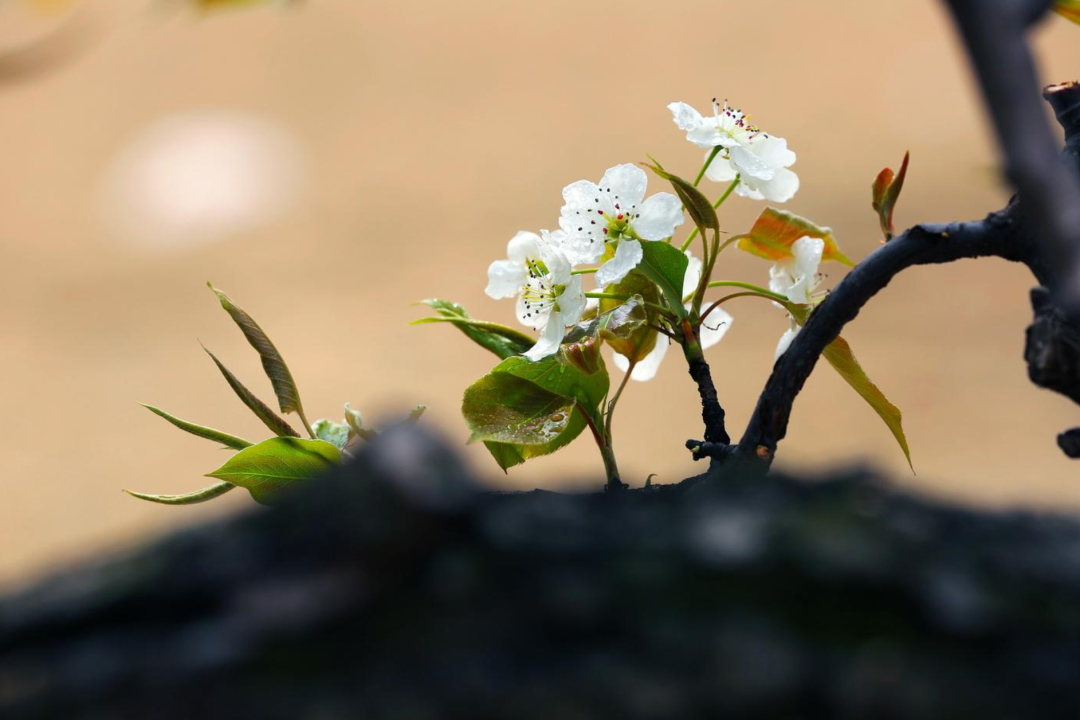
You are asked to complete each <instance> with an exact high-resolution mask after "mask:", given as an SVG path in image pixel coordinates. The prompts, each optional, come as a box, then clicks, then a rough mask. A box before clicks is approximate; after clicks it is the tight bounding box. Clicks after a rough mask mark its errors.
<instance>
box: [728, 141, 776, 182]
mask: <svg viewBox="0 0 1080 720" xmlns="http://www.w3.org/2000/svg"><path fill="white" fill-rule="evenodd" d="M730 152H731V164H732V165H733V166H734V167H735V169H736V170H738V171H739V174H740V175H742V176H743V178H757V179H758V180H772V178H773V176H774V175H775V174H776V168H774V167H773V166H772V165H770V164H769V163H767V162H765V161H764V160H762V159H761V158H759V157H758V156H757V155H755V154H754V153H752V152H750V151H749V150H747V149H746V148H744V147H742V146H741V145H740V146H738V147H733V148H731V151H730Z"/></svg>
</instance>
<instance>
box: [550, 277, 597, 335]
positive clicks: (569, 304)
mask: <svg viewBox="0 0 1080 720" xmlns="http://www.w3.org/2000/svg"><path fill="white" fill-rule="evenodd" d="M588 301H589V298H587V297H585V289H584V288H582V286H581V276H580V275H575V276H574V277H572V278H571V279H570V281H569V282H568V283H566V289H565V290H563V291H562V294H561V295H559V297H558V298H557V302H558V303H559V310H560V311H561V312H562V317H563V320H562V322H563V324H564V325H573V324H574V323H576V322H577V321H578V320H580V319H581V316H582V315H584V314H585V308H586V306H588V304H589V303H588Z"/></svg>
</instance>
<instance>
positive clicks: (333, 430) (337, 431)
mask: <svg viewBox="0 0 1080 720" xmlns="http://www.w3.org/2000/svg"><path fill="white" fill-rule="evenodd" d="M311 429H312V430H314V431H315V437H317V438H318V439H320V440H322V441H324V442H328V443H330V444H331V445H333V446H334V447H336V448H337V449H338V450H340V449H341V448H343V447H345V443H347V442H349V432H350V430H349V426H348V425H346V424H344V423H338V422H334V421H333V420H327V419H325V418H322V419H320V420H316V421H315V422H313V423H311Z"/></svg>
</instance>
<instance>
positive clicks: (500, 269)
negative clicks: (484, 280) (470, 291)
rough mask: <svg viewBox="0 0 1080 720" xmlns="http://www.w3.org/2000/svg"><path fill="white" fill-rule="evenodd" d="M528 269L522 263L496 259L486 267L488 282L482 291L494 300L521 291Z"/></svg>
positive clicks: (511, 295)
mask: <svg viewBox="0 0 1080 720" xmlns="http://www.w3.org/2000/svg"><path fill="white" fill-rule="evenodd" d="M528 273H529V271H528V270H527V269H526V268H525V265H524V264H523V263H518V262H514V261H513V260H496V261H495V262H493V263H491V266H490V267H488V284H487V287H486V288H484V292H486V293H487V294H488V296H489V297H493V298H495V299H496V300H499V299H500V298H509V297H514V296H515V295H517V294H518V293H519V292H521V286H522V285H524V284H525V278H526V277H527V276H528Z"/></svg>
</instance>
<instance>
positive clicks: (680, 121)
mask: <svg viewBox="0 0 1080 720" xmlns="http://www.w3.org/2000/svg"><path fill="white" fill-rule="evenodd" d="M667 107H668V110H670V111H671V114H672V115H673V116H674V118H673V119H674V120H675V124H676V125H678V126H679V129H680V130H693V129H694V128H696V127H699V126H700V125H701V123H702V122H703V121H704V118H702V117H701V113H699V112H698V111H697V110H695V109H694V108H692V107H690V106H689V105H687V104H686V103H684V102H673V103H671V104H670V105H668V106H667Z"/></svg>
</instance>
